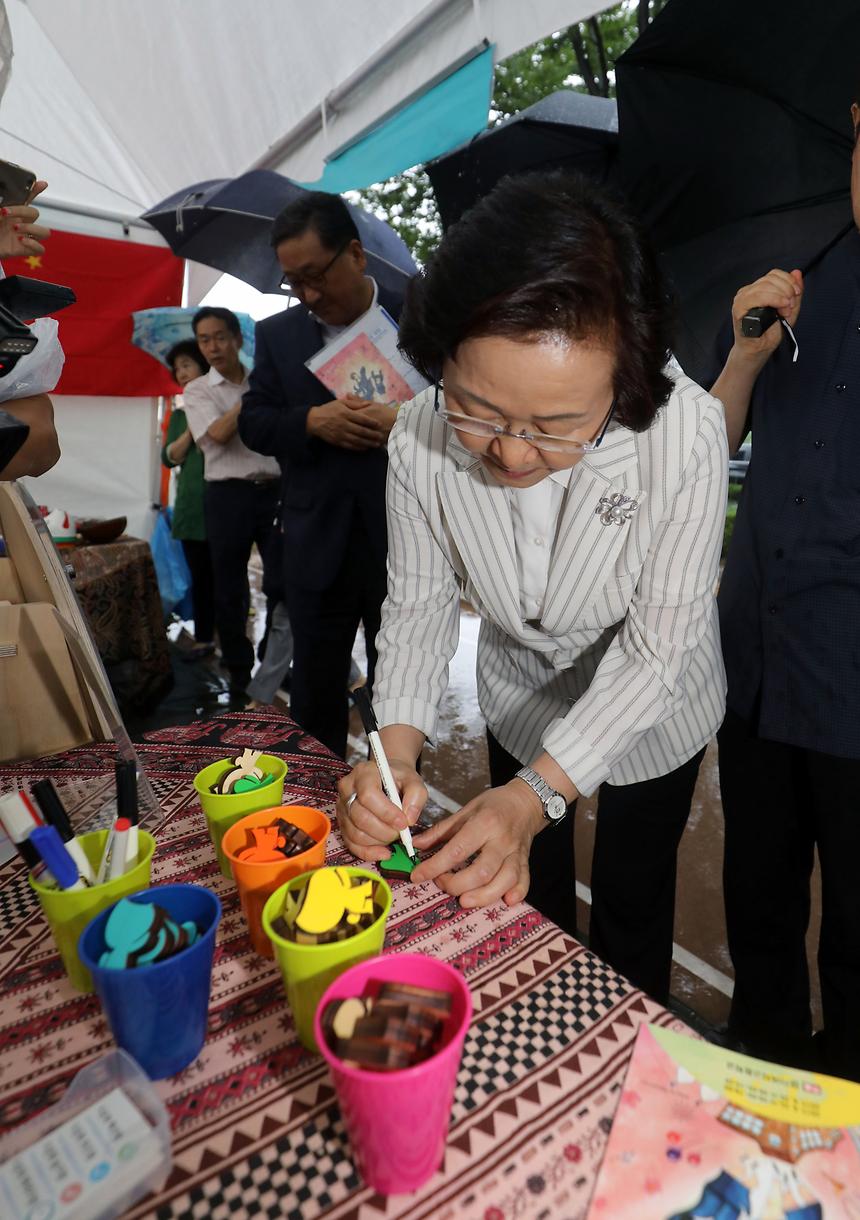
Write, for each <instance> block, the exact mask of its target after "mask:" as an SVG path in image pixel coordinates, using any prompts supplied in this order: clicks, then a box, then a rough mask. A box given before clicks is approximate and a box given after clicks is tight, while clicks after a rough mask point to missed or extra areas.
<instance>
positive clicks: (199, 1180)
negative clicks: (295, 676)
mask: <svg viewBox="0 0 860 1220" xmlns="http://www.w3.org/2000/svg"><path fill="white" fill-rule="evenodd" d="M248 745H251V746H253V747H254V748H258V749H263V750H265V751H266V752H267V753H276V754H278V755H281V756H283V757H284V758H285V759H286V761H287V763H288V766H289V771H288V774H287V779H286V785H285V789H284V800H285V803H286V802H293V803H296V804H311V805H315V806H318V807H321V808H323V809H324V810H326V811H327V812H328V813H329V814H331V813H332V811H333V806H334V794H335V793H334V790H335V784H336V781H337V779H338V778H339V777H340V776H341V775H342V774H343V773H344V771H345V770H346V768H345V766H344V764H343V763H342V762H341V761H340V760H339V759H336V758H335V757H334V756H333V755H331V754H329V753H328V751H327V750H326V749H325V748H324V747H322V746H320V745H319V744H318V743H317V742H316V741H314V740H313V739H312V738H310V737H308V736H307V735H306V734H304V733H303V732H302V731H301V730H300V729H299V728H298V727H297V726H296V725H295V724H294V723H293V722H292V721H290V720H289V719H287V718H286V717H284V716H280V715H278V714H277V713H275V712H272V711H269V710H259V711H254V712H237V713H228V714H224V715H220V716H218V717H216V718H215V719H213V720H210V721H206V722H201V723H196V724H190V725H186V726H182V727H175V728H167V729H160V730H158V731H156V732H152V733H149V734H148V735H147V737H146V740H145V743H144V744H143V745H141V746H140V747H139V751H140V755H141V758H142V760H143V762H144V765H145V767H146V771H147V774H148V776H149V778H150V780H151V782H152V785H153V789H154V791H155V795H156V797H157V800H158V802H159V805H160V812H159V814H158V816H157V817H156V818H154V819H149V820H147V823H146V825H147V827H148V829H149V830H151V831H152V832H153V833H154V834H155V837H156V841H157V850H156V854H155V859H154V865H153V882H154V883H157V882H168V881H182V882H194V883H196V884H199V885H204V886H208V887H210V888H211V889H213V890H214V891H215V892H216V893H217V894H218V895H219V897H220V898H221V901H222V903H223V908H224V914H223V918H222V922H221V926H220V928H219V932H218V940H217V947H216V952H215V962H214V968H213V977H212V994H211V1000H210V1007H209V1029H208V1034H207V1039H206V1043H205V1046H204V1048H203V1051H202V1052H201V1054H200V1057H199V1058H198V1059H197V1060H195V1062H194V1063H192V1064H191V1065H190V1066H189V1067H187V1068H186V1069H185V1070H184V1071H182V1072H181V1073H179V1074H178V1075H177V1076H175V1077H173V1078H171V1079H170V1080H166V1081H161V1082H158V1083H157V1084H156V1085H155V1087H156V1088H157V1090H158V1092H159V1094H160V1095H161V1097H162V1098H163V1100H164V1102H165V1104H166V1106H167V1108H168V1111H169V1113H170V1120H171V1124H172V1130H173V1170H172V1172H171V1174H170V1177H169V1179H168V1181H167V1184H166V1185H165V1187H164V1188H163V1190H162V1191H161V1193H160V1194H159V1195H158V1196H157V1197H153V1196H149V1197H148V1198H147V1199H145V1200H142V1201H141V1202H140V1203H139V1204H138V1205H137V1206H136V1207H134V1208H133V1209H132V1210H131V1211H130V1212H128V1213H127V1215H129V1216H133V1217H143V1216H154V1217H158V1218H159V1220H168V1218H170V1220H173V1218H176V1220H179V1218H180V1217H182V1218H183V1220H186V1218H188V1217H211V1220H222V1218H223V1220H226V1218H227V1217H231V1218H236V1217H238V1218H239V1220H243V1218H247V1220H252V1218H256V1217H261V1216H262V1217H273V1218H274V1217H277V1218H278V1220H280V1218H281V1217H305V1218H308V1220H309V1218H310V1217H316V1216H320V1215H325V1216H338V1217H349V1218H358V1217H370V1216H376V1217H380V1216H381V1217H389V1216H405V1215H408V1216H414V1217H433V1218H434V1220H445V1217H461V1216H463V1217H476V1218H478V1220H507V1218H508V1217H514V1216H516V1217H539V1216H546V1217H555V1216H564V1217H577V1216H581V1215H583V1214H584V1211H585V1209H586V1207H587V1204H588V1200H589V1196H590V1193H591V1189H592V1186H593V1184H594V1180H595V1175H596V1173H597V1169H598V1166H599V1164H600V1159H601V1156H602V1153H603V1149H604V1147H605V1144H606V1138H607V1135H608V1132H609V1129H610V1126H611V1122H612V1116H613V1114H614V1112H615V1109H616V1106H617V1104H618V1101H619V1098H620V1095H621V1090H622V1085H623V1081H624V1074H625V1071H626V1068H627V1063H628V1060H629V1057H630V1054H631V1050H632V1046H633V1041H634V1038H635V1035H636V1032H637V1029H638V1027H639V1025H640V1024H641V1023H642V1022H643V1021H651V1022H656V1023H657V1024H659V1025H663V1026H669V1027H674V1028H683V1027H682V1026H681V1025H680V1022H678V1021H677V1019H676V1018H674V1017H673V1016H672V1015H671V1014H670V1013H668V1012H667V1011H666V1010H665V1009H663V1008H661V1007H660V1006H659V1005H658V1004H657V1003H655V1002H654V1001H653V1000H651V999H649V998H648V997H647V996H645V995H643V994H642V993H641V992H639V991H635V990H634V989H633V988H632V987H631V986H630V985H629V984H628V983H627V982H625V980H624V979H623V978H621V977H620V976H618V975H617V974H615V973H614V972H613V971H612V970H611V969H610V968H609V967H608V966H606V965H604V964H603V963H602V962H601V961H599V960H598V959H597V958H596V957H594V956H593V955H592V954H590V953H589V952H588V951H587V950H586V949H584V948H583V947H582V945H580V944H578V943H577V942H575V941H574V940H572V939H571V938H570V937H568V936H566V935H565V934H564V933H563V932H561V931H560V929H558V928H557V927H556V926H555V925H554V924H552V923H550V922H549V921H548V920H547V919H545V918H544V917H543V916H542V915H539V914H538V913H537V912H536V911H535V910H533V909H532V908H531V907H529V906H528V905H526V904H522V905H520V906H518V907H515V908H514V909H508V908H506V907H504V906H503V905H499V906H494V907H490V908H487V909H486V910H481V911H464V910H462V909H461V907H460V906H459V905H458V903H457V901H456V900H455V899H452V898H449V897H448V896H447V895H445V894H443V893H442V892H441V891H440V890H438V889H437V888H436V886H435V885H433V884H432V883H428V884H425V885H423V886H415V885H411V884H409V883H408V882H403V883H399V884H397V883H395V885H394V886H393V889H394V905H393V908H392V912H391V915H390V918H389V921H388V929H387V935H386V941H385V948H386V952H389V953H397V952H403V951H408V952H418V953H427V954H432V955H433V956H436V957H439V958H441V959H444V960H445V961H447V962H449V963H450V964H451V965H453V966H454V967H455V968H456V969H458V970H461V971H462V972H463V974H464V975H465V977H466V978H467V980H468V982H469V986H470V988H471V991H472V996H473V1000H474V1018H473V1022H472V1026H471V1029H470V1031H469V1034H468V1035H467V1038H466V1044H465V1049H464V1054H463V1061H462V1064H461V1067H460V1073H459V1076H458V1081H457V1090H456V1095H455V1099H454V1107H453V1114H452V1120H451V1128H450V1133H449V1138H448V1144H447V1151H446V1155H445V1161H444V1165H443V1168H442V1170H441V1171H440V1172H438V1173H437V1174H435V1175H434V1177H433V1178H431V1180H430V1181H429V1182H428V1183H427V1184H426V1185H425V1186H424V1187H422V1188H421V1189H420V1190H419V1191H417V1192H416V1193H415V1194H414V1195H398V1196H394V1197H391V1198H384V1197H382V1196H379V1195H376V1194H374V1192H373V1191H371V1190H369V1189H368V1188H366V1187H365V1186H363V1185H362V1183H361V1181H360V1179H359V1178H358V1176H357V1174H356V1172H355V1169H354V1168H353V1165H352V1161H351V1160H350V1154H349V1146H348V1143H347V1139H346V1135H345V1132H344V1128H343V1124H342V1122H341V1119H340V1115H339V1111H338V1108H337V1104H336V1102H335V1098H334V1093H333V1089H332V1085H331V1081H330V1079H329V1076H328V1072H327V1069H326V1066H325V1064H324V1063H323V1061H322V1060H321V1059H320V1058H319V1057H318V1056H316V1055H313V1054H311V1053H310V1052H308V1051H307V1050H305V1049H304V1048H303V1047H302V1046H301V1045H300V1043H299V1042H298V1041H297V1039H296V1036H295V1032H294V1029H293V1023H292V1019H291V1017H290V1012H289V1009H288V1007H287V1004H286V998H285V994H284V990H283V985H282V982H281V978H280V974H279V973H278V971H277V968H276V966H275V965H274V963H273V962H271V961H269V960H267V959H263V958H261V957H258V956H257V955H256V954H255V953H254V952H253V951H252V950H251V948H250V944H249V940H248V936H247V931H246V925H245V920H244V917H243V915H242V911H241V909H240V907H239V901H238V897H237V893H236V890H235V887H234V886H233V885H232V883H231V882H230V881H228V880H227V879H225V878H224V877H222V876H221V874H220V872H219V870H218V865H217V863H216V860H215V854H214V851H213V849H212V846H211V844H210V841H209V836H208V834H207V830H206V824H205V822H204V819H203V815H202V813H201V811H200V807H199V805H198V801H197V797H196V796H195V794H194V792H193V790H192V787H191V778H192V776H193V775H194V773H195V772H196V771H197V770H199V769H200V768H201V767H203V766H205V765H206V764H208V763H210V762H213V761H217V760H218V759H219V758H223V757H226V756H229V755H234V754H237V753H239V751H240V750H242V749H243V748H244V747H245V746H248ZM114 757H115V753H114V750H113V746H112V743H111V744H109V745H101V744H98V745H93V746H84V747H79V748H78V749H74V750H70V751H68V752H67V753H64V754H61V755H55V756H53V757H50V758H45V759H39V760H37V761H35V762H33V763H30V764H28V765H27V769H26V773H25V774H24V775H23V776H22V772H21V767H20V764H19V765H18V766H17V767H15V766H6V767H0V791H6V790H8V789H10V788H12V787H13V786H14V785H15V782H16V778H18V777H21V778H23V779H24V780H26V782H27V783H31V782H32V781H34V780H36V779H39V778H41V777H43V776H50V777H51V778H52V779H53V780H54V781H55V783H56V784H57V785H58V787H59V789H60V791H61V793H62V794H63V795H64V797H65V798H66V799H67V801H68V804H69V805H70V807H73V808H74V810H75V812H74V815H73V816H74V819H75V823H76V828H77V829H80V828H81V824H82V822H86V821H87V820H90V821H92V822H94V823H95V824H102V823H104V822H105V821H106V820H107V819H108V817H109V814H108V813H107V812H106V811H105V810H104V808H103V806H104V805H105V803H106V802H107V801H109V800H110V798H111V795H112V791H113V763H114ZM100 810H101V813H99V811H100ZM349 859H350V857H349V855H348V853H347V852H346V851H345V849H344V848H343V845H342V843H341V841H340V839H339V837H338V835H337V833H334V834H333V835H332V837H331V839H330V840H329V850H328V858H327V862H328V863H330V864H332V863H334V864H338V863H345V862H347V861H348V860H349ZM112 1046H113V1042H112V1039H111V1036H110V1034H109V1032H108V1028H107V1024H106V1022H105V1019H104V1017H103V1016H102V1013H101V1010H100V1006H99V1001H98V999H97V998H96V997H95V996H94V995H92V996H85V995H81V994H79V993H78V992H75V991H74V990H73V989H72V987H71V985H70V984H69V983H68V982H67V981H66V978H65V976H64V974H63V972H62V969H61V966H60V962H59V958H58V957H57V955H56V953H55V952H54V948H53V943H52V940H51V935H50V932H49V931H48V928H47V925H46V924H45V923H44V921H43V920H42V918H41V916H40V913H39V911H38V907H37V905H36V902H35V900H34V897H33V896H32V895H31V892H30V889H29V886H28V883H27V879H26V875H25V873H24V872H23V867H22V866H21V864H20V863H19V862H18V860H17V859H16V860H14V861H12V862H10V863H9V864H6V865H4V866H3V867H2V868H0V1134H2V1132H3V1131H5V1130H8V1129H9V1128H10V1127H11V1126H14V1125H16V1124H18V1123H20V1122H23V1121H25V1120H26V1119H28V1118H29V1117H31V1116H32V1115H34V1114H36V1113H37V1112H38V1111H40V1110H42V1109H43V1108H44V1107H46V1106H48V1105H51V1104H52V1103H53V1102H55V1101H57V1100H58V1099H59V1098H60V1097H61V1096H62V1094H63V1092H64V1091H65V1089H66V1087H67V1085H68V1084H69V1082H70V1081H71V1079H72V1077H73V1076H74V1074H75V1073H76V1072H77V1071H78V1070H79V1069H80V1068H81V1067H83V1066H84V1065H85V1064H87V1063H89V1062H90V1061H91V1060H93V1059H94V1058H96V1057H97V1056H99V1055H102V1054H104V1053H105V1052H107V1051H109V1050H111V1049H112Z"/></svg>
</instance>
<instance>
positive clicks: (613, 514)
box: [594, 491, 636, 525]
mask: <svg viewBox="0 0 860 1220" xmlns="http://www.w3.org/2000/svg"><path fill="white" fill-rule="evenodd" d="M594 511H595V513H597V515H598V517H599V518H600V523H601V525H623V524H624V522H625V521H629V520H630V518H631V517H632V516H633V514H634V513H635V512H636V501H635V500H634V499H633V498H632V497H631V496H625V495H624V493H623V492H620V491H614V492H613V493H612V495H611V496H601V497H600V499H599V500H598V502H597V508H596V509H595V510H594Z"/></svg>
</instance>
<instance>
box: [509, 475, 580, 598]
mask: <svg viewBox="0 0 860 1220" xmlns="http://www.w3.org/2000/svg"><path fill="white" fill-rule="evenodd" d="M570 474H571V472H570V470H554V471H552V473H551V474H550V475H548V477H547V478H545V479H541V481H540V483H535V485H534V486H533V487H508V488H507V489H506V490H507V493H508V501H509V503H510V506H511V520H512V522H513V527H514V542H515V545H516V551H517V577H518V581H519V588H520V611H521V613H522V616H523V620H524V621H525V622H529V621H539V620H540V617H541V615H542V614H543V606H544V601H545V599H546V586H547V581H548V580H549V564H550V559H551V557H552V548H553V545H554V543H555V534H556V529H557V528H558V518H559V514H560V513H561V507H562V504H563V502H564V493H565V490H566V489H567V485H568V483H569V482H570Z"/></svg>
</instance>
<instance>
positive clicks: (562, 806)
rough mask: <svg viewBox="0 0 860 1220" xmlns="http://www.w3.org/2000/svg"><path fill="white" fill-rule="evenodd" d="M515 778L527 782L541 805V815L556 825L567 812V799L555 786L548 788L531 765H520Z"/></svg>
mask: <svg viewBox="0 0 860 1220" xmlns="http://www.w3.org/2000/svg"><path fill="white" fill-rule="evenodd" d="M514 778H515V779H521V780H522V781H523V783H526V784H528V786H529V787H530V788H531V790H532V792H534V793H535V794H536V795H537V796H538V797H539V798H540V802H541V804H542V805H543V816H544V817H545V818H546V820H547V821H548V822H549V823H551V825H553V826H557V825H558V824H559V822H560V821H561V820H562V818H563V817H564V816H565V814H566V813H567V801H566V800H565V799H564V797H563V796H562V795H561V793H560V792H556V790H555V788H550V786H549V784H548V783H547V782H546V780H545V779H544V778H543V777H542V776H540V775H538V773H537V771H533V770H532V769H531V767H520V769H519V771H517V773H516V776H515V777H514Z"/></svg>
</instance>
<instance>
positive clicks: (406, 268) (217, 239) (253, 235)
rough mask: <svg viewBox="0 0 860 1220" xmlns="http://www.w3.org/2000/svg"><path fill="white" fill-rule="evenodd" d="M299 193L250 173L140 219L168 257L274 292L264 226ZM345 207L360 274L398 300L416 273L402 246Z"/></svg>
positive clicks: (264, 173)
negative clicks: (358, 245) (361, 261)
mask: <svg viewBox="0 0 860 1220" xmlns="http://www.w3.org/2000/svg"><path fill="white" fill-rule="evenodd" d="M304 193H305V190H304V187H301V186H299V185H298V184H297V183H295V182H291V181H290V179H289V178H284V177H283V176H282V175H281V174H275V173H273V172H272V171H271V170H252V171H251V172H250V173H247V174H242V175H241V177H239V178H220V179H217V180H214V181H211V182H198V183H196V184H195V185H194V186H189V187H186V188H185V189H184V190H181V191H177V192H176V194H175V195H171V196H170V197H169V198H168V199H164V200H163V201H162V202H161V203H159V204H156V206H155V207H154V208H151V209H150V210H149V211H148V212H145V213H144V216H143V219H144V220H148V221H149V223H150V224H151V225H152V226H153V228H155V229H157V230H158V232H159V233H160V234H161V235H162V237H163V238H164V239H165V240H166V242H167V243H168V245H169V246H170V248H171V250H172V251H173V252H174V254H179V255H181V256H182V257H183V258H190V259H193V260H194V261H195V262H198V263H203V264H204V265H205V266H207V267H215V268H216V269H217V270H218V271H226V272H227V273H228V274H229V275H234V276H236V278H237V279H240V280H244V281H245V283H246V284H251V285H252V286H253V287H254V288H257V289H259V291H260V292H277V291H278V286H279V284H280V281H281V275H282V272H281V268H280V266H279V265H278V260H277V259H276V258H275V253H274V251H273V250H272V247H271V244H270V241H269V235H270V233H271V229H272V221H273V220H274V218H275V217H276V216H277V214H278V212H280V211H281V209H282V208H284V207H286V205H287V204H288V203H291V202H292V201H293V200H294V199H297V198H298V197H299V196H301V195H303V194H304ZM347 206H348V207H349V210H350V212H351V213H352V217H353V219H354V221H355V223H356V226H357V228H358V232H359V235H360V237H361V242H362V245H363V246H364V250H365V253H366V254H367V268H368V272H369V273H370V274H371V275H372V276H373V277H374V279H375V280H376V281H377V282H378V283H379V284H380V285H381V286H382V287H384V288H387V289H389V290H392V291H395V292H401V293H402V291H403V287H404V285H405V283H406V281H407V280H408V279H409V277H410V276H412V275H414V274H415V271H416V267H415V263H414V262H413V261H412V255H411V254H410V253H409V249H408V247H407V245H406V243H405V242H404V241H403V239H402V238H400V237H399V236H398V235H397V234H396V233H395V232H394V230H393V229H392V228H391V227H390V226H389V225H387V224H386V223H385V221H384V220H380V219H379V217H377V216H373V215H371V214H370V212H366V211H365V210H364V209H363V208H359V207H356V206H355V205H354V204H351V203H350V204H348V205H347Z"/></svg>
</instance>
